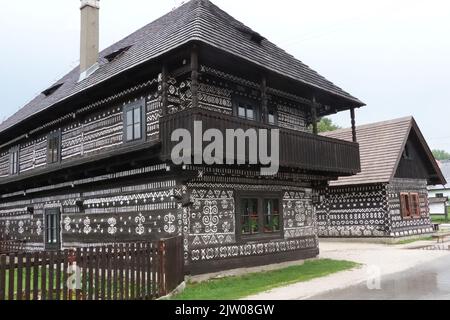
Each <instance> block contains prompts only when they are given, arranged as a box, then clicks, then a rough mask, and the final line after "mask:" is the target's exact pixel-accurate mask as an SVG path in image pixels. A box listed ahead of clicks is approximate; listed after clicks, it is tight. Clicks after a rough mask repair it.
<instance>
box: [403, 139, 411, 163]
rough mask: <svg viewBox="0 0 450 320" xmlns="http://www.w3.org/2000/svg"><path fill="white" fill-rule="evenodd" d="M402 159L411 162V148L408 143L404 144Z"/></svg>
mask: <svg viewBox="0 0 450 320" xmlns="http://www.w3.org/2000/svg"><path fill="white" fill-rule="evenodd" d="M403 159H406V160H412V154H411V147H410V145H409V143H406V145H405V150H403Z"/></svg>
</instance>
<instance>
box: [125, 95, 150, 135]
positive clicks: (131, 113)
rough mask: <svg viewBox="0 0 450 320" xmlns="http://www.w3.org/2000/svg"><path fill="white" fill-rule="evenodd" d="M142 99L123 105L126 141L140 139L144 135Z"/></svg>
mask: <svg viewBox="0 0 450 320" xmlns="http://www.w3.org/2000/svg"><path fill="white" fill-rule="evenodd" d="M144 105H145V104H144V101H143V100H142V101H139V102H138V103H133V104H130V105H129V106H126V107H125V139H126V141H127V142H131V141H137V140H141V139H142V138H143V136H144V121H145V120H144V119H145V113H144V112H145V108H144Z"/></svg>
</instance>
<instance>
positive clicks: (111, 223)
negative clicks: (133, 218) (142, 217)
mask: <svg viewBox="0 0 450 320" xmlns="http://www.w3.org/2000/svg"><path fill="white" fill-rule="evenodd" d="M108 225H109V226H108V233H109V234H115V233H116V232H117V227H116V225H117V220H116V218H109V219H108Z"/></svg>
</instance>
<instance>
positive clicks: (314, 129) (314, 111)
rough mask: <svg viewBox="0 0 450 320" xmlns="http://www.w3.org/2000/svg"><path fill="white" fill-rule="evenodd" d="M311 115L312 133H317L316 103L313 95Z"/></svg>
mask: <svg viewBox="0 0 450 320" xmlns="http://www.w3.org/2000/svg"><path fill="white" fill-rule="evenodd" d="M311 117H312V125H313V133H314V134H318V133H319V130H318V128H317V105H316V97H315V96H313V98H312V106H311Z"/></svg>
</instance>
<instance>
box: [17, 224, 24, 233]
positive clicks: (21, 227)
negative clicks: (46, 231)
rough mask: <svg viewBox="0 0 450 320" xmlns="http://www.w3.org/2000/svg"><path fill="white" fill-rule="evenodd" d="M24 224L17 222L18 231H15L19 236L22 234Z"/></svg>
mask: <svg viewBox="0 0 450 320" xmlns="http://www.w3.org/2000/svg"><path fill="white" fill-rule="evenodd" d="M23 226H24V223H23V221H19V229H18V230H17V231H18V232H19V234H22V233H23V232H24V231H25V230H24V229H23Z"/></svg>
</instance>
